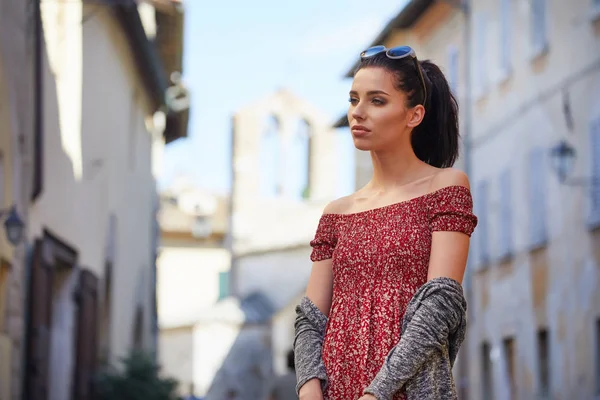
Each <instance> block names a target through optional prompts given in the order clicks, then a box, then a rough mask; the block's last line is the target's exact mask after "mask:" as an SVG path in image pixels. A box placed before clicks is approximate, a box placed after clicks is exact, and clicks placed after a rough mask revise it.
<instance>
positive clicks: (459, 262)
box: [427, 168, 470, 283]
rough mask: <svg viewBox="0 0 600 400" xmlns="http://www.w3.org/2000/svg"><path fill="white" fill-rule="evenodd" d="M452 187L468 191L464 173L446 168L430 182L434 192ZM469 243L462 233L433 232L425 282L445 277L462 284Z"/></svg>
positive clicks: (468, 238) (467, 237) (466, 236)
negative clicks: (461, 187) (464, 188)
mask: <svg viewBox="0 0 600 400" xmlns="http://www.w3.org/2000/svg"><path fill="white" fill-rule="evenodd" d="M453 185H455V186H464V187H466V188H467V189H470V186H469V179H468V178H467V175H466V174H465V173H464V172H462V171H460V170H457V169H453V168H448V169H446V170H443V171H442V172H440V173H438V174H437V175H436V176H435V178H434V179H433V181H432V182H431V186H432V187H431V189H432V191H436V190H439V189H442V188H444V187H446V186H453ZM469 243H470V237H469V236H468V235H465V234H464V233H463V232H452V231H437V232H433V233H432V235H431V254H430V257H429V269H428V272H427V280H431V279H433V278H438V277H446V278H451V279H454V280H455V281H457V282H460V283H462V281H463V278H464V274H465V268H466V266H467V256H468V255H469Z"/></svg>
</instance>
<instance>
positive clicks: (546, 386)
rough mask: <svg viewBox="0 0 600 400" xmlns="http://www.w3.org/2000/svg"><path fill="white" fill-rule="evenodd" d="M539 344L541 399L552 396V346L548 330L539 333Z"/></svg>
mask: <svg viewBox="0 0 600 400" xmlns="http://www.w3.org/2000/svg"><path fill="white" fill-rule="evenodd" d="M537 343H538V345H537V348H538V385H539V386H538V387H539V394H540V397H541V398H548V397H549V396H550V354H549V353H550V346H549V343H548V331H547V330H546V329H541V330H539V331H538V335H537Z"/></svg>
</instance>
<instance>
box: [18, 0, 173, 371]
mask: <svg viewBox="0 0 600 400" xmlns="http://www.w3.org/2000/svg"><path fill="white" fill-rule="evenodd" d="M42 13H43V22H44V33H45V39H46V50H47V58H46V60H45V63H44V72H45V74H44V82H45V84H44V106H45V110H44V111H45V112H44V126H45V131H44V134H45V139H44V162H43V167H44V190H43V193H42V195H41V197H40V198H39V200H38V201H37V202H36V203H35V204H33V206H32V208H31V215H30V224H31V229H30V231H29V240H33V239H34V238H35V237H39V236H40V235H41V234H42V230H43V229H48V230H50V231H51V232H53V233H54V234H55V235H56V236H58V238H60V240H62V241H64V242H65V243H67V244H68V245H70V246H72V247H73V248H75V249H76V251H77V252H78V262H79V265H80V266H81V267H83V268H87V269H90V270H91V271H92V272H94V273H95V274H96V276H98V277H99V278H101V279H102V277H103V275H104V265H105V261H106V260H107V258H108V257H109V255H108V254H106V252H107V251H106V247H107V243H108V242H109V241H110V242H112V243H114V246H115V248H114V254H113V256H114V264H113V271H114V272H113V278H112V288H113V294H112V306H113V307H112V310H111V311H112V324H111V329H112V330H111V332H110V340H111V350H112V354H111V355H112V360H113V361H116V360H117V359H118V358H119V357H120V356H122V355H123V354H124V353H125V352H126V351H127V350H128V348H129V347H130V345H131V339H132V331H133V323H134V311H135V309H136V307H137V306H141V307H142V308H143V310H144V325H145V326H144V328H145V329H144V332H145V334H144V338H145V343H146V344H147V345H151V342H152V339H151V318H152V308H151V307H152V306H151V291H152V287H151V286H152V270H151V268H152V266H153V259H152V256H153V252H154V250H153V248H152V243H153V242H152V231H153V225H152V221H153V218H154V201H155V198H156V190H155V180H154V179H155V177H154V176H153V174H152V164H153V160H152V149H153V147H155V146H156V145H157V143H158V144H160V143H162V142H161V139H160V138H159V137H157V136H153V133H151V132H150V131H149V129H151V127H149V126H147V125H146V121H147V117H148V114H150V112H151V110H150V108H149V105H148V100H147V97H146V92H145V89H144V87H143V86H142V85H141V82H140V79H139V76H138V75H139V72H137V71H136V70H135V69H134V64H133V59H132V56H131V52H130V50H129V48H128V47H127V40H126V38H125V36H124V35H123V33H122V29H121V27H120V26H119V25H118V24H117V22H116V21H115V20H114V17H113V16H112V14H111V12H110V10H109V9H108V8H102V7H98V6H82V5H81V4H79V3H77V2H73V1H71V2H69V3H68V4H61V3H57V2H49V3H44V4H43V6H42ZM86 15H87V16H90V17H89V18H83V20H84V21H85V22H83V24H82V17H83V16H86ZM111 215H112V216H114V217H115V221H116V224H115V226H116V229H115V230H114V232H113V233H114V235H115V237H112V238H110V237H108V238H107V236H109V219H110V218H111Z"/></svg>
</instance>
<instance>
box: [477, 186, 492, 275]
mask: <svg viewBox="0 0 600 400" xmlns="http://www.w3.org/2000/svg"><path fill="white" fill-rule="evenodd" d="M475 202H476V203H475V209H476V210H477V218H478V219H479V221H478V226H477V229H476V232H477V250H478V253H479V257H478V259H479V263H478V264H479V266H480V267H482V266H484V265H486V264H488V263H489V261H490V250H489V238H488V220H489V214H488V184H487V182H486V181H482V182H479V184H478V185H477V190H476V199H475Z"/></svg>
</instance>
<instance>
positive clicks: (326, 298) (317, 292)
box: [306, 258, 333, 317]
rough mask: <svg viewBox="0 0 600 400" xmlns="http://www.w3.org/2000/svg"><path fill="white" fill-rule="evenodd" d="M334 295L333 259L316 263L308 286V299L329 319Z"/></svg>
mask: <svg viewBox="0 0 600 400" xmlns="http://www.w3.org/2000/svg"><path fill="white" fill-rule="evenodd" d="M332 295H333V272H332V269H331V258H329V259H327V260H322V261H316V262H314V263H313V266H312V270H311V272H310V278H308V285H307V286H306V297H308V298H309V299H310V300H311V301H312V302H313V303H314V305H316V306H317V307H318V308H319V310H321V312H322V313H323V315H325V316H326V317H329V309H330V308H331V297H332Z"/></svg>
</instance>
